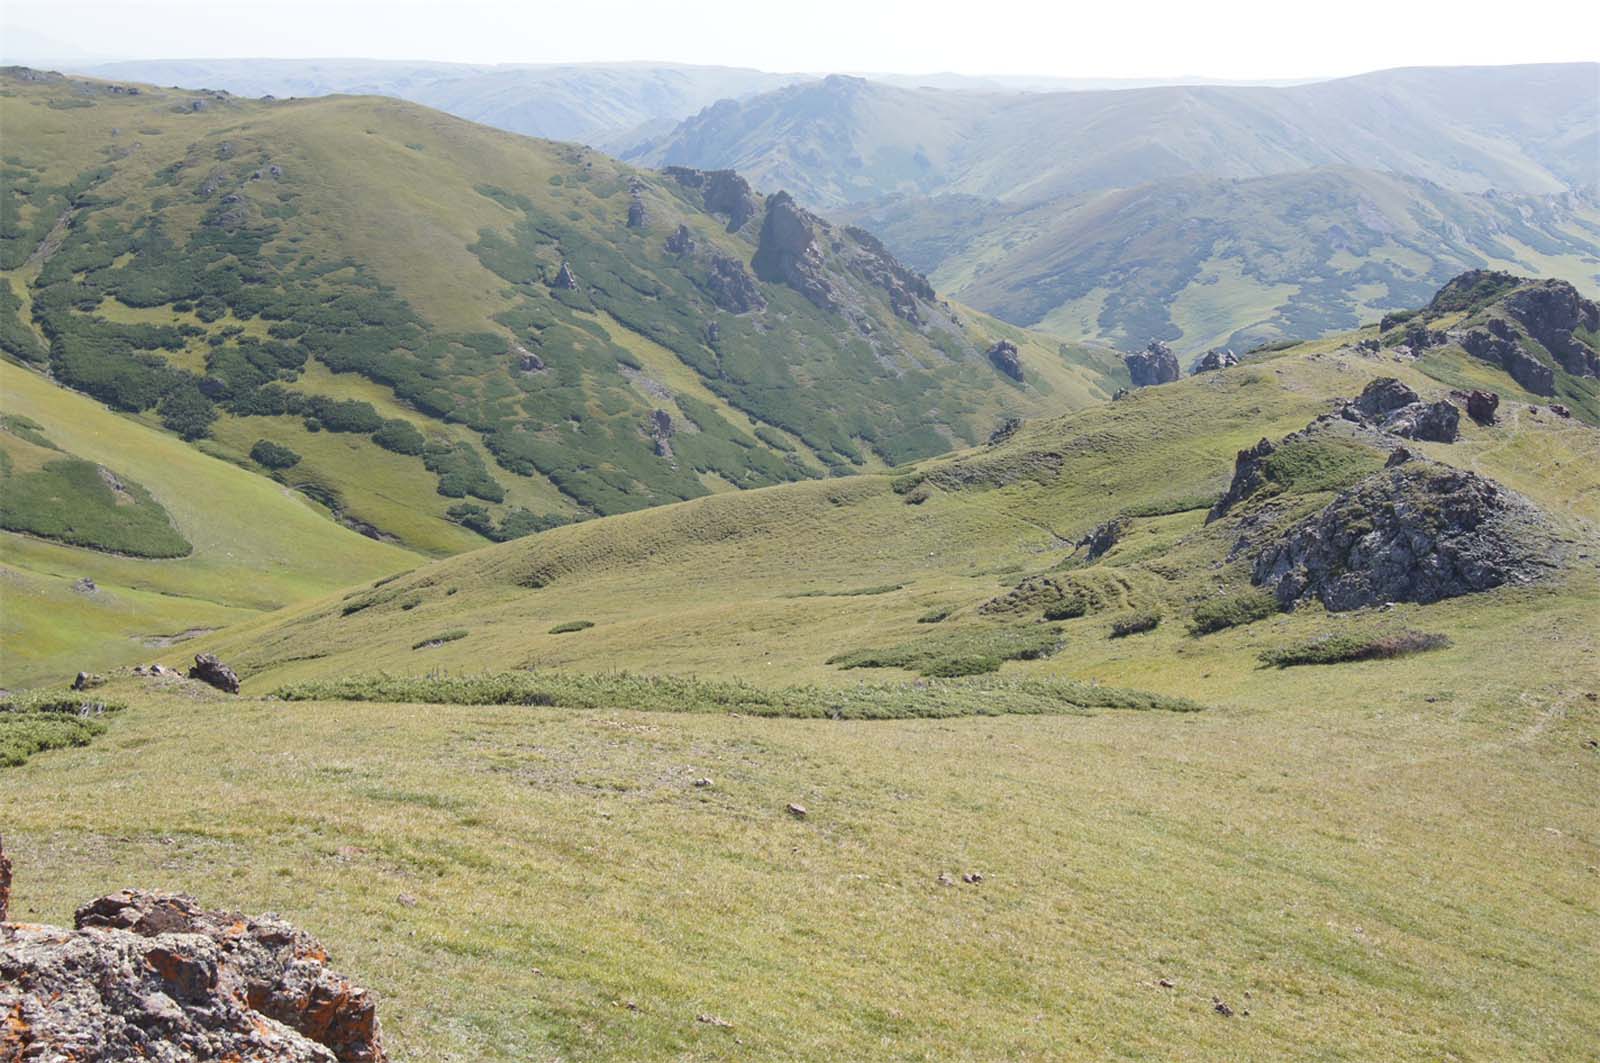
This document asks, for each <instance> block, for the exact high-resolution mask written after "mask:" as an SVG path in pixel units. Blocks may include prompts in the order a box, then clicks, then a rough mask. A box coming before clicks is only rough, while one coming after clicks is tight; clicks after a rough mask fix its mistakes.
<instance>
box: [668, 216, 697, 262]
mask: <svg viewBox="0 0 1600 1063" xmlns="http://www.w3.org/2000/svg"><path fill="white" fill-rule="evenodd" d="M694 249H695V242H694V235H693V234H692V233H690V232H689V227H688V226H687V225H682V224H680V225H679V226H678V227H677V228H676V229H675V230H673V232H672V235H671V236H668V237H667V253H668V254H672V255H692V254H694Z"/></svg>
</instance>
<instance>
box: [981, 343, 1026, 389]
mask: <svg viewBox="0 0 1600 1063" xmlns="http://www.w3.org/2000/svg"><path fill="white" fill-rule="evenodd" d="M988 357H989V361H990V363H991V364H992V365H993V366H994V367H995V368H996V369H998V370H1000V372H1002V373H1004V374H1005V375H1006V376H1008V377H1010V378H1011V379H1012V380H1018V381H1020V380H1021V379H1022V357H1021V352H1019V351H1018V350H1017V345H1016V344H1015V343H1012V342H1011V341H1010V340H1000V341H998V342H996V343H995V345H994V346H993V347H990V348H989V355H988Z"/></svg>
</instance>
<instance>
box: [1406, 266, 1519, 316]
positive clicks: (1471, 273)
mask: <svg viewBox="0 0 1600 1063" xmlns="http://www.w3.org/2000/svg"><path fill="white" fill-rule="evenodd" d="M1526 280H1527V278H1525V277H1519V276H1517V275H1516V274H1515V273H1504V272H1501V271H1500V270H1493V269H1472V270H1468V271H1467V272H1465V273H1462V274H1459V275H1457V276H1455V277H1453V278H1451V279H1450V281H1449V282H1447V283H1446V284H1445V286H1444V287H1443V288H1440V289H1439V291H1438V293H1437V294H1435V295H1434V297H1433V301H1432V302H1430V303H1429V304H1428V309H1427V311H1426V313H1427V314H1428V315H1429V316H1430V317H1435V316H1438V315H1440V314H1452V313H1456V312H1457V311H1463V310H1464V311H1467V312H1469V313H1470V312H1472V311H1475V310H1478V309H1481V308H1482V307H1484V306H1487V305H1488V304H1489V303H1491V302H1493V301H1494V300H1496V299H1498V298H1499V297H1500V296H1502V295H1504V294H1505V293H1506V292H1509V291H1510V290H1511V289H1513V288H1515V287H1516V286H1517V285H1519V284H1522V283H1524V282H1525V281H1526Z"/></svg>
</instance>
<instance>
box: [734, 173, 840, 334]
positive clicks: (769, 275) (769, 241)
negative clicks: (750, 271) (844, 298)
mask: <svg viewBox="0 0 1600 1063" xmlns="http://www.w3.org/2000/svg"><path fill="white" fill-rule="evenodd" d="M824 225H826V223H825V222H823V221H822V219H820V218H818V217H816V216H815V215H814V214H811V213H810V212H809V211H806V210H803V209H801V207H800V206H799V205H798V204H796V203H795V201H794V197H793V196H791V195H789V193H787V192H778V193H776V194H775V195H773V196H771V197H769V198H768V199H767V217H766V220H765V221H763V222H762V223H761V238H760V242H759V243H758V244H757V246H756V254H755V259H754V261H753V262H752V263H751V264H752V265H753V266H755V270H756V276H758V277H760V278H761V279H762V280H764V281H767V282H769V283H773V284H787V285H788V286H789V287H791V288H793V289H794V290H795V291H797V292H799V293H800V294H801V295H803V296H805V297H806V298H807V299H808V300H810V302H811V303H812V305H814V306H817V307H819V308H821V309H823V310H828V311H837V310H838V309H839V296H838V293H836V292H835V291H834V288H833V285H832V284H831V283H830V282H829V280H828V276H827V271H826V267H825V265H824V263H823V259H822V248H821V246H820V245H819V244H818V243H817V230H818V229H819V228H821V227H822V226H824Z"/></svg>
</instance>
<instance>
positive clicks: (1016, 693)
mask: <svg viewBox="0 0 1600 1063" xmlns="http://www.w3.org/2000/svg"><path fill="white" fill-rule="evenodd" d="M275 693H276V694H277V696H278V697H280V698H284V699H286V700H289V701H373V702H394V703H399V704H429V705H526V706H558V707H561V708H569V709H616V708H627V709H638V710H642V711H646V712H738V713H742V714H744V715H747V716H787V717H798V718H811V719H828V718H831V719H850V720H875V719H915V718H942V717H952V716H999V715H1006V714H1013V713H1021V714H1031V715H1038V714H1058V715H1059V714H1069V715H1082V714H1085V713H1091V712H1096V711H1101V710H1105V709H1132V710H1160V711H1166V712H1198V711H1200V710H1201V708H1202V706H1201V705H1199V704H1197V703H1195V702H1193V701H1190V700H1188V699H1187V698H1175V697H1169V696H1166V695H1162V694H1151V693H1147V692H1145V691H1140V690H1126V689H1120V688H1117V687H1106V686H1099V685H1097V684H1094V683H1085V682H1081V681H1079V680H1073V679H1011V680H1008V679H1002V678H1000V677H998V676H993V675H988V676H983V677H981V678H968V679H924V680H918V681H917V682H915V683H884V684H871V683H861V684H856V685H853V686H849V687H819V686H788V687H758V686H753V685H751V684H748V683H745V682H742V681H738V680H727V681H724V680H705V679H691V678H686V677H683V676H644V675H633V674H630V673H627V672H608V673H605V674H583V673H563V672H545V671H523V672H499V673H487V674H481V675H468V676H391V675H356V676H347V677H343V678H339V679H327V680H311V681H308V682H303V683H295V684H291V685H289V686H286V687H282V688H280V689H279V690H277V691H276V692H275Z"/></svg>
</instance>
